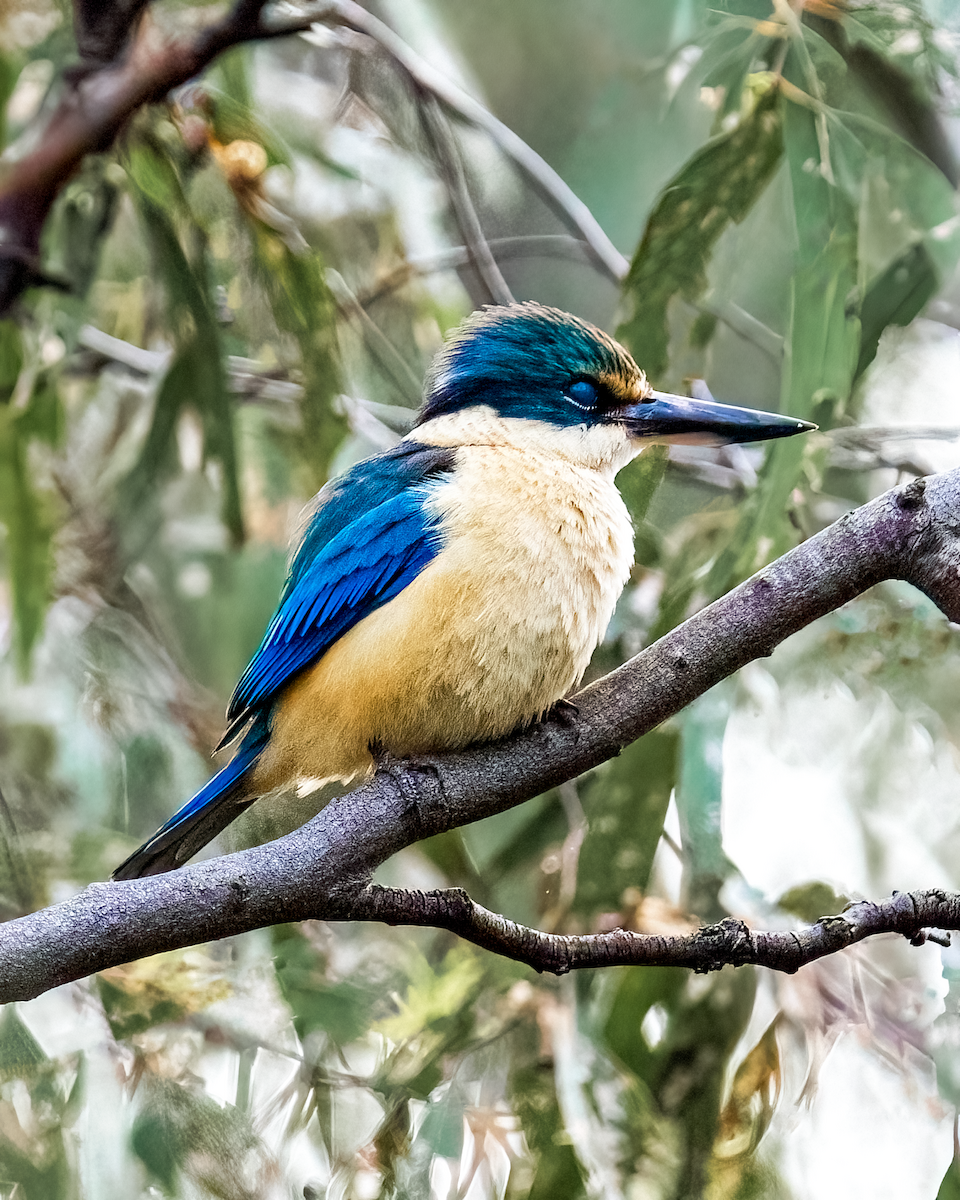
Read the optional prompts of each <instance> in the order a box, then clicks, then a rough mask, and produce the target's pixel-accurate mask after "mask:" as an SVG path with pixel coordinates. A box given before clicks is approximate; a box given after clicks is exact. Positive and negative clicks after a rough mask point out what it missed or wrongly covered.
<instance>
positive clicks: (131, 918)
mask: <svg viewBox="0 0 960 1200" xmlns="http://www.w3.org/2000/svg"><path fill="white" fill-rule="evenodd" d="M883 579H905V580H907V581H908V582H910V583H912V584H914V585H915V586H916V587H918V588H920V589H921V590H922V591H924V592H925V593H926V594H927V595H928V596H930V597H931V599H933V600H934V601H935V602H936V603H937V604H938V605H939V606H940V608H941V609H942V611H943V612H944V614H945V615H946V617H947V618H948V619H949V620H951V621H960V470H957V471H951V472H948V473H946V474H943V475H935V476H931V477H930V478H928V479H925V480H924V479H921V480H916V481H914V482H913V483H911V484H909V485H907V486H906V487H903V488H896V489H894V490H893V491H890V492H887V493H885V494H884V495H883V496H881V497H879V498H878V499H877V500H874V501H872V502H871V503H870V504H867V505H865V506H864V507H863V508H860V509H857V510H855V511H854V512H851V513H847V514H846V515H845V516H844V517H842V518H841V519H840V520H839V521H837V522H836V523H835V524H834V525H831V526H830V527H829V528H828V529H825V530H823V531H822V532H821V533H818V534H816V535H815V536H814V537H812V538H810V539H809V540H808V541H806V542H804V543H803V544H802V545H801V546H798V547H797V548H796V549H794V550H792V551H790V553H789V554H786V555H784V556H783V558H781V559H778V560H777V561H776V562H774V563H771V564H770V566H768V567H765V568H764V569H763V570H762V571H760V572H759V573H758V574H756V575H754V576H753V577H752V578H751V579H748V580H747V581H746V582H745V583H743V584H741V585H740V586H739V587H737V588H735V589H734V590H733V591H732V592H730V593H729V594H728V595H726V596H723V597H722V598H721V599H719V600H717V601H715V602H714V603H713V604H711V605H709V606H708V607H707V608H705V609H704V610H703V611H702V612H699V613H697V614H696V615H695V616H694V617H691V618H690V620H688V621H686V622H684V624H683V625H680V626H678V627H677V628H676V629H674V630H672V631H671V632H670V633H669V634H667V635H666V636H665V637H663V638H661V639H660V641H658V642H656V643H655V644H654V645H652V646H650V647H648V648H647V649H646V650H644V651H643V652H642V653H641V654H639V655H637V656H636V657H635V658H633V659H631V660H630V661H629V662H628V663H625V664H624V665H623V666H622V667H619V668H618V669H617V670H616V671H613V672H612V673H611V674H610V675H607V676H606V677H605V678H604V679H602V680H599V681H598V682H597V683H594V684H592V685H591V686H590V687H588V688H585V689H584V690H583V691H582V692H580V693H579V694H578V695H577V697H576V709H577V711H576V715H575V716H571V715H570V714H569V713H568V712H567V711H564V713H563V718H562V720H561V719H560V718H559V717H557V718H551V717H548V718H547V719H545V720H544V721H542V722H541V723H539V724H537V725H534V726H532V727H531V728H530V729H528V730H524V731H521V732H518V733H515V734H513V735H512V736H511V737H508V738H505V739H503V740H502V741H500V742H496V743H493V744H491V745H487V746H478V747H474V748H471V749H468V750H464V751H461V752H458V753H451V754H447V755H443V756H435V757H422V758H417V759H410V760H407V761H393V760H387V761H384V762H382V763H381V765H380V767H379V769H378V771H377V774H376V776H375V777H374V779H373V780H372V781H371V782H370V783H367V784H365V785H363V786H362V787H360V788H357V789H356V790H355V791H353V792H351V793H349V794H348V795H345V796H341V797H338V798H337V799H335V800H333V801H332V802H331V803H330V804H329V805H328V806H327V807H326V808H325V809H324V810H323V811H322V812H321V813H320V814H319V815H318V816H317V817H315V818H314V819H313V820H312V821H310V822H308V823H307V824H306V825H304V826H303V827H302V828H301V829H298V830H296V831H295V832H294V833H291V834H289V835H288V836H287V837H284V838H281V839H280V840H278V841H275V842H270V843H268V844H266V845H264V846H257V847H255V848H253V849H251V850H245V851H242V852H240V853H238V854H232V855H226V856H224V857H221V858H215V859H210V860H207V861H205V862H200V863H196V864H194V865H191V866H187V867H184V868H182V869H181V870H179V871H173V872H170V873H169V874H166V875H157V876H153V877H151V878H147V879H137V880H132V881H130V882H127V883H105V884H94V885H92V886H91V887H89V888H87V889H86V890H85V891H84V892H82V893H81V894H80V895H78V896H75V897H73V898H72V899H70V900H68V901H65V902H64V903H62V904H58V905H56V906H54V907H52V908H48V909H44V910H42V911H41V912H37V913H33V914H31V915H30V916H27V917H22V918H20V919H18V920H14V921H9V922H7V923H6V924H5V925H3V926H2V927H0V1003H5V1002H7V1001H11V1000H20V999H28V998H30V997H32V996H36V995H39V994H40V993H41V992H43V991H46V990H47V989H48V988H51V987H55V986H56V985H58V984H61V983H65V982H67V981H69V980H71V979H77V978H79V977H81V976H84V975H88V974H90V973H91V972H93V971H99V970H103V969H104V968H105V967H108V966H114V965H116V964H118V963H121V962H126V961H128V960H130V959H132V958H137V957H141V956H143V955H147V954H156V953H158V952H160V951H163V950H171V949H175V948H177V947H180V946H186V945H190V944H192V943H195V942H200V941H209V940H211V939H215V938H220V937H225V936H228V935H231V934H236V933H241V932H244V931H246V930H249V929H256V928H260V927H262V926H264V925H270V924H275V923H276V922H278V921H298V920H306V919H308V918H318V919H323V920H328V921H329V920H372V919H375V918H378V919H389V920H391V921H393V922H394V923H398V924H399V923H404V922H409V923H411V924H424V923H428V918H427V916H425V913H426V912H427V910H426V909H425V907H424V906H425V904H427V905H428V906H432V907H430V909H429V911H430V916H429V919H430V920H432V919H433V916H434V915H435V916H436V919H437V920H438V921H439V922H441V923H444V922H447V923H449V922H453V923H454V924H456V923H459V927H460V928H461V929H462V931H463V932H464V934H465V936H470V937H475V939H476V940H478V941H479V942H480V944H488V940H489V939H491V938H492V939H494V941H496V943H497V948H498V949H500V948H502V949H503V950H504V952H508V953H513V954H515V956H516V957H523V955H522V954H521V953H519V951H521V950H524V948H527V949H526V950H524V953H527V954H528V957H527V958H526V959H525V961H531V962H532V961H534V959H535V957H536V956H537V955H540V956H541V958H540V959H539V960H538V961H540V962H541V963H542V965H544V967H545V968H548V969H561V970H562V969H570V968H571V967H573V966H577V967H580V966H586V965H595V964H596V963H597V962H598V961H599V959H600V958H602V961H604V962H607V963H613V962H635V961H640V956H643V957H642V961H644V962H648V963H655V962H661V961H662V962H668V963H675V962H678V961H685V962H688V963H690V964H691V965H695V966H696V965H698V964H700V965H701V968H702V969H706V968H707V967H714V966H717V965H719V964H720V963H721V962H732V963H741V962H760V961H767V962H768V963H769V964H770V965H778V964H779V965H780V966H781V968H782V969H785V970H795V969H796V968H797V967H798V966H799V965H800V964H801V963H802V962H804V961H809V958H810V957H816V956H817V955H818V954H821V953H831V952H833V951H835V950H837V949H840V948H842V947H843V946H846V945H849V944H851V942H852V941H855V940H858V939H859V938H861V937H866V936H869V935H872V934H874V933H880V932H889V931H893V932H897V933H902V934H905V935H906V936H908V937H910V938H911V939H914V940H916V939H918V938H920V937H921V936H922V930H923V929H925V928H927V927H933V928H936V929H951V928H952V929H960V897H958V896H952V895H947V894H946V893H942V892H923V893H918V894H917V895H916V896H915V897H913V899H912V900H911V902H910V905H909V911H907V908H908V906H907V903H906V901H904V900H901V899H900V898H898V897H895V898H894V899H892V900H891V901H885V902H883V903H882V904H879V905H875V906H869V905H861V906H857V907H856V908H855V909H853V910H851V913H849V914H847V915H846V916H843V917H840V918H833V919H831V920H829V921H821V922H820V923H819V924H818V925H816V926H813V927H811V929H810V930H808V931H805V932H803V933H795V934H789V935H786V937H787V938H789V940H791V941H793V940H798V941H799V942H800V946H801V949H800V950H799V951H798V952H797V953H796V954H795V955H793V956H791V953H789V952H788V950H787V948H786V947H785V945H784V940H785V939H784V936H783V935H780V934H777V935H767V934H760V933H756V932H752V931H750V930H748V929H746V927H744V926H741V925H740V924H738V923H737V924H735V925H733V926H730V925H728V924H722V925H721V926H720V927H719V928H717V927H713V928H712V929H711V930H708V931H707V932H706V933H704V932H703V931H701V933H700V934H695V935H693V936H694V939H696V938H699V939H700V941H699V942H697V941H694V942H692V943H679V942H675V941H673V940H667V941H663V942H658V941H656V940H654V941H650V940H646V941H644V942H642V943H640V942H638V941H636V939H635V937H634V936H633V935H631V936H626V935H624V934H623V932H622V931H621V932H619V933H614V934H610V935H597V936H596V937H591V938H587V939H586V940H582V941H570V940H569V939H566V940H563V941H561V942H554V941H551V940H550V935H542V934H539V933H537V932H536V931H526V930H524V929H522V927H517V926H514V925H512V924H511V923H510V922H508V921H506V920H505V918H502V917H496V916H494V915H493V914H491V915H490V916H489V917H487V916H484V915H483V914H482V913H481V914H479V915H478V912H477V911H475V910H474V908H473V907H472V905H470V906H468V904H467V902H466V901H465V900H464V898H463V897H461V896H459V895H455V898H454V899H453V900H450V897H449V896H447V895H446V894H444V897H443V899H441V900H437V899H432V900H429V901H424V900H423V898H422V897H420V896H419V895H418V894H417V893H409V894H406V898H404V894H403V893H400V892H386V893H380V892H375V891H373V890H372V889H371V887H370V880H371V877H372V874H373V872H374V871H375V870H376V869H377V868H378V867H379V866H380V864H381V863H383V862H385V861H386V860H387V859H388V858H389V857H390V856H391V855H393V854H396V853H397V852H398V851H399V850H401V849H403V848H404V847H405V846H409V845H411V844H412V843H414V842H416V841H419V840H421V839H423V838H426V837H430V836H432V835H433V834H436V833H440V832H442V831H444V830H449V829H454V828H456V827H458V826H460V825H464V824H467V823H468V822H472V821H477V820H480V819H481V818H483V817H487V816H492V815H493V814H494V813H498V812H503V811H505V810H506V809H509V808H513V807H515V806H516V805H517V804H520V803H522V802H523V801H524V800H527V799H529V798H530V797H531V796H535V795H537V794H539V793H541V792H544V791H546V790H547V789H549V788H551V787H557V786H559V785H560V784H561V783H563V782H564V781H566V780H568V779H571V778H573V777H574V776H575V775H578V774H580V773H582V772H583V771H587V770H590V769H592V768H593V767H595V766H597V765H598V764H599V763H601V762H603V761H604V760H605V759H608V758H611V757H613V756H614V755H615V754H617V753H618V752H619V751H620V749H621V748H622V747H623V746H625V745H627V744H628V743H629V742H631V741H633V740H635V739H636V738H638V737H640V736H641V735H642V734H644V733H646V732H648V731H649V730H651V729H653V728H654V727H655V726H657V725H659V724H661V723H662V722H663V721H665V720H666V719H667V718H668V717H671V716H673V715H674V714H675V713H677V712H679V711H680V710H681V709H682V708H683V707H684V706H685V705H687V704H689V703H690V702H691V701H692V700H694V699H696V697H697V696H699V695H702V694H703V693H704V692H705V691H707V690H708V689H709V688H711V687H713V685H714V684H716V683H718V682H719V681H720V680H721V679H724V678H726V677H727V676H728V675H731V674H732V673H733V672H734V671H736V670H738V669H739V668H740V667H742V666H744V665H745V664H746V663H748V662H751V661H752V660H754V659H756V658H758V657H760V656H763V655H768V654H770V653H771V652H772V651H773V649H774V647H775V646H777V645H778V644H779V643H780V642H781V641H783V640H784V638H786V637H788V636H789V635H790V634H792V633H795V632H797V631H798V630H800V629H803V628H804V627H805V626H807V625H809V624H810V622H811V621H814V620H816V618H817V617H821V616H823V615H825V614H826V613H828V612H831V611H833V610H834V609H836V608H838V607H839V606H840V605H842V604H845V603H846V602H847V601H849V600H851V599H853V597H855V596H856V595H858V594H859V593H860V592H862V591H864V590H865V589H867V588H869V587H871V586H873V585H874V584H876V583H879V582H880V581H881V580H883ZM914 904H915V905H916V907H915V908H914V907H913V905H914ZM377 906H379V907H377ZM851 930H852V932H851ZM491 931H492V932H491ZM598 937H599V938H606V940H605V941H604V940H599V941H598V940H597V938H598ZM771 937H773V939H774V940H772V941H771V940H770V938H771ZM544 938H546V939H547V940H543V939H544ZM491 944H492V943H491ZM658 947H662V948H663V955H662V956H660V952H659V949H658ZM691 947H693V948H691ZM697 947H699V948H697ZM771 948H772V949H771ZM694 951H695V952H694ZM763 955H766V956H767V957H766V958H763ZM551 956H552V957H551ZM694 959H696V961H694ZM551 963H553V964H555V965H554V966H551V965H550V964H551Z"/></svg>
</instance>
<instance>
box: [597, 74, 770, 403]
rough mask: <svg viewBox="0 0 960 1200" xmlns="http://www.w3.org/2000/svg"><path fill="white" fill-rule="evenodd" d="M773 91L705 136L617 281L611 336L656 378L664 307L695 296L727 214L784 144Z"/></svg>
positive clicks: (662, 362)
mask: <svg viewBox="0 0 960 1200" xmlns="http://www.w3.org/2000/svg"><path fill="white" fill-rule="evenodd" d="M780 110H781V103H780V97H779V92H778V91H777V89H776V88H775V87H769V88H768V89H767V91H766V92H764V93H762V94H761V95H760V97H759V98H758V100H757V102H756V104H755V106H754V108H753V111H752V112H751V113H750V114H749V115H748V116H746V117H744V118H743V120H741V122H740V123H739V124H738V125H737V126H736V128H734V129H733V130H731V131H730V132H729V133H724V134H721V135H720V136H719V137H716V138H714V139H713V140H712V141H710V142H708V143H707V144H706V146H704V147H703V148H702V149H701V150H698V151H697V153H696V154H695V155H694V156H693V158H691V159H690V161H689V162H688V163H687V164H686V165H685V166H684V167H683V168H682V169H681V170H680V172H679V173H678V174H677V175H675V176H674V177H673V179H671V180H670V182H669V183H668V184H667V186H666V187H665V188H664V190H663V192H662V193H661V196H660V199H659V201H658V202H657V204H656V207H655V208H654V210H653V212H652V213H651V215H650V218H649V219H648V221H647V226H646V229H645V230H644V233H643V238H642V240H641V242H640V246H639V248H638V250H637V252H636V254H635V255H634V258H633V261H632V262H631V264H630V270H629V271H628V273H627V277H626V279H625V280H624V285H623V294H624V305H625V310H626V314H627V315H626V317H625V319H624V320H623V322H622V323H621V324H620V326H619V328H618V330H617V337H618V338H619V339H620V340H621V341H622V342H624V343H625V344H626V345H627V346H628V347H629V348H630V350H631V351H632V352H633V355H634V357H635V358H636V359H637V361H638V362H639V363H640V365H641V366H642V367H643V368H644V369H645V370H646V371H647V372H648V374H649V375H650V376H651V378H653V379H654V380H656V379H657V378H658V377H659V376H661V375H662V374H663V373H664V371H665V370H666V369H667V346H668V342H669V334H668V329H667V306H668V304H669V302H670V300H671V299H672V298H673V297H674V296H676V295H680V296H682V297H683V298H684V299H687V300H694V299H696V298H697V297H698V296H699V295H700V294H701V292H703V291H704V290H705V289H706V286H707V263H708V261H709V258H710V254H711V253H712V251H713V247H714V246H715V245H716V242H717V240H718V238H719V237H720V235H721V234H722V233H723V231H724V230H725V229H726V227H727V226H728V225H729V223H730V222H731V221H736V222H740V221H742V220H743V219H744V217H745V216H746V215H747V213H748V212H749V211H750V209H751V207H752V206H753V204H754V203H755V202H756V200H757V199H758V198H759V196H760V194H761V193H762V192H763V190H764V188H765V187H766V186H767V184H768V183H769V182H770V179H771V178H772V177H773V173H774V171H775V170H776V167H777V165H778V163H779V162H780V158H781V155H782V151H783V142H782V133H781V112H780Z"/></svg>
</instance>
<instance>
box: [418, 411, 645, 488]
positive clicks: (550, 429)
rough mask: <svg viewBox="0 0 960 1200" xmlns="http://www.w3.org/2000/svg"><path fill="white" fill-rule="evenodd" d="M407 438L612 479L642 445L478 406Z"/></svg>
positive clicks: (593, 428)
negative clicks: (512, 454)
mask: <svg viewBox="0 0 960 1200" xmlns="http://www.w3.org/2000/svg"><path fill="white" fill-rule="evenodd" d="M407 438H408V439H409V440H410V441H414V442H425V443H426V444H427V445H430V446H450V447H456V446H502V447H504V449H510V450H518V451H521V452H523V453H525V454H532V455H539V456H545V457H554V458H559V459H562V460H563V461H564V462H568V463H570V464H571V466H577V467H581V468H586V469H588V470H593V471H598V472H600V473H601V474H603V475H606V476H609V477H610V478H612V477H613V476H614V475H616V473H617V472H618V471H619V470H620V469H621V468H622V467H625V466H626V465H627V463H628V462H630V460H631V459H633V458H636V456H637V455H638V454H639V453H640V451H641V450H642V448H643V445H642V443H640V442H637V441H634V440H633V439H631V438H629V437H628V436H627V434H626V433H625V431H624V430H623V429H622V428H620V427H619V426H617V425H573V426H568V427H566V428H561V427H560V426H557V425H550V424H548V423H547V422H545V421H535V420H528V419H526V418H523V417H502V416H500V414H499V413H497V412H495V411H494V409H492V408H488V407H487V406H485V405H483V406H481V405H477V406H473V407H471V408H466V409H463V410H462V411H461V412H456V413H444V414H443V415H442V416H439V417H433V418H432V419H431V420H429V421H424V423H423V424H422V425H418V426H416V428H415V429H413V430H412V431H411V432H410V433H408V434H407Z"/></svg>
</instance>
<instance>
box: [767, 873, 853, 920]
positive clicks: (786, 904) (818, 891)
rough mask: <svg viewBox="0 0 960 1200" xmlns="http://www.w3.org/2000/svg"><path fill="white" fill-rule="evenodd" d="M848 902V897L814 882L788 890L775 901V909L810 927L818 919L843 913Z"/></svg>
mask: <svg viewBox="0 0 960 1200" xmlns="http://www.w3.org/2000/svg"><path fill="white" fill-rule="evenodd" d="M849 902H850V900H849V897H848V896H840V895H838V894H837V893H836V892H835V891H834V890H833V888H832V887H831V886H830V885H829V884H828V883H822V882H821V881H820V880H814V881H813V882H811V883H800V884H797V886H796V887H792V888H788V889H787V891H785V892H784V893H783V895H782V896H780V897H779V898H778V900H777V907H778V908H782V909H783V910H784V911H785V912H789V913H794V914H795V915H796V916H798V917H799V918H800V919H801V920H802V921H807V922H809V923H810V924H811V925H812V924H813V922H814V921H816V920H818V919H819V918H820V917H826V916H834V915H835V914H836V913H839V912H843V909H844V908H845V906H846V905H847V904H849Z"/></svg>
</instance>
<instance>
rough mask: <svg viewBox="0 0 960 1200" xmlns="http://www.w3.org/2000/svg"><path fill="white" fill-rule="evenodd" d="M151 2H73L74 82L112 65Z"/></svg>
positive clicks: (86, 0)
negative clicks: (77, 57) (77, 58)
mask: <svg viewBox="0 0 960 1200" xmlns="http://www.w3.org/2000/svg"><path fill="white" fill-rule="evenodd" d="M149 3H150V0H110V3H106V4H105V3H104V2H103V0H73V36H74V38H75V39H76V43H77V53H78V54H79V55H80V67H79V68H78V69H77V71H76V72H75V73H74V76H73V77H74V78H75V79H76V78H79V77H80V75H82V74H87V73H88V72H89V71H91V70H95V69H96V68H97V67H101V66H104V65H105V64H106V63H109V62H111V61H112V60H113V59H114V58H116V57H117V55H118V54H120V52H121V51H122V50H123V48H124V47H125V46H126V44H127V40H128V39H129V37H130V32H131V30H132V29H134V27H135V26H136V24H137V21H138V20H139V19H140V14H141V13H142V12H143V10H144V9H145V8H146V7H147V5H148V4H149Z"/></svg>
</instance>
